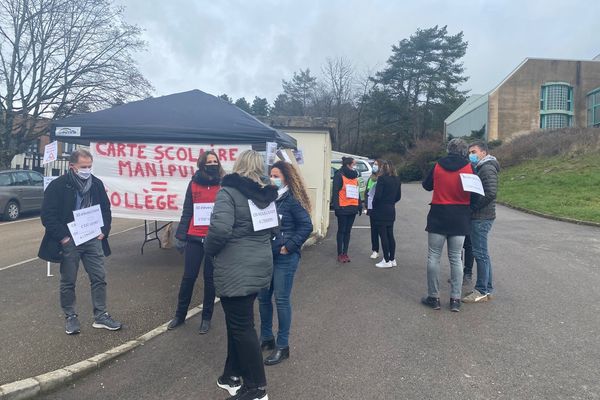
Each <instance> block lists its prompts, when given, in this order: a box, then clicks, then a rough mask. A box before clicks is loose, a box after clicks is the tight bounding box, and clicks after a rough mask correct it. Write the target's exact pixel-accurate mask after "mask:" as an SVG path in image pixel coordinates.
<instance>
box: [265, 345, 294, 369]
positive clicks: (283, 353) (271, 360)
mask: <svg viewBox="0 0 600 400" xmlns="http://www.w3.org/2000/svg"><path fill="white" fill-rule="evenodd" d="M286 358H290V347H289V346H286V347H277V348H276V349H275V350H273V352H272V353H271V354H270V355H269V356H268V357H267V358H266V359H265V365H275V364H279V363H280V362H282V361H283V360H285V359H286Z"/></svg>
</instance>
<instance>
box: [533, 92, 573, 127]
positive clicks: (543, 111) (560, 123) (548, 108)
mask: <svg viewBox="0 0 600 400" xmlns="http://www.w3.org/2000/svg"><path fill="white" fill-rule="evenodd" d="M569 126H573V88H572V87H571V86H570V85H569V84H568V83H564V82H556V83H547V84H545V85H543V86H542V89H541V92H540V128H543V129H545V128H552V129H556V128H566V127H569Z"/></svg>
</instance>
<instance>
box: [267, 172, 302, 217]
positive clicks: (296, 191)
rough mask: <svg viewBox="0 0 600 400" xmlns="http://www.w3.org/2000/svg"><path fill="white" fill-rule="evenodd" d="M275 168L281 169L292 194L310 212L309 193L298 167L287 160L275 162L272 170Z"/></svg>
mask: <svg viewBox="0 0 600 400" xmlns="http://www.w3.org/2000/svg"><path fill="white" fill-rule="evenodd" d="M273 168H277V169H278V170H280V171H281V173H282V174H283V177H284V178H285V183H286V184H287V186H288V188H289V189H290V192H292V196H294V198H295V199H296V200H298V202H299V203H300V205H301V206H302V208H304V209H305V210H306V212H308V213H309V214H310V213H311V205H310V198H309V197H308V193H307V192H306V185H304V180H303V179H302V175H300V173H299V172H298V170H297V169H296V167H294V166H293V165H292V164H289V163H287V162H285V161H277V162H276V163H275V164H273V166H272V167H271V170H272V169H273Z"/></svg>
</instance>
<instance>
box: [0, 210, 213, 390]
mask: <svg viewBox="0 0 600 400" xmlns="http://www.w3.org/2000/svg"><path fill="white" fill-rule="evenodd" d="M140 223H143V222H141V221H137V220H126V219H115V220H114V221H113V226H112V231H111V237H110V238H109V241H110V244H111V248H112V251H113V255H112V256H111V257H109V258H108V259H106V269H107V282H108V301H107V303H108V311H109V312H110V313H111V314H112V315H113V316H114V317H115V318H116V319H119V320H120V321H122V322H123V323H124V324H125V328H124V329H123V330H122V331H119V332H107V331H104V330H97V329H93V328H92V327H91V324H92V322H93V317H92V305H91V296H90V288H89V287H90V286H89V279H88V276H87V274H86V273H85V270H84V269H83V266H81V267H80V269H79V276H78V280H77V289H76V293H77V311H78V313H79V318H80V321H81V323H82V332H81V334H80V335H76V336H67V335H66V334H65V333H64V316H63V314H62V311H61V309H60V305H59V294H58V293H59V292H58V289H59V279H60V276H59V271H58V269H59V265H58V264H52V265H51V271H52V274H53V275H54V276H53V277H46V262H45V261H42V260H40V259H38V258H36V255H37V251H38V247H39V243H40V241H41V237H42V234H43V227H42V225H41V223H40V220H39V218H33V219H27V220H19V221H18V222H16V223H8V224H7V223H3V224H0V246H1V249H2V251H0V340H1V345H0V384H4V383H8V382H11V381H14V380H17V379H23V378H28V377H30V376H35V375H38V374H41V373H44V372H48V371H51V370H54V369H57V368H61V367H64V366H66V365H70V364H73V363H76V362H79V361H81V360H83V359H85V358H88V357H91V356H93V355H95V354H97V353H99V352H103V351H106V350H109V349H111V348H113V347H115V346H118V345H120V344H122V343H124V342H125V341H128V340H131V339H134V338H136V337H138V336H139V335H142V334H144V333H146V332H147V331H149V330H151V329H153V328H155V327H157V326H158V325H160V324H162V323H164V322H166V321H168V320H169V319H170V314H171V313H173V312H174V307H175V302H176V296H177V288H178V285H179V280H180V279H181V273H182V270H183V257H182V256H180V255H179V254H178V253H177V252H176V251H175V250H174V249H159V248H158V245H157V244H156V242H152V243H149V244H148V245H146V248H145V254H144V255H141V254H140V246H141V242H142V241H143V237H144V229H143V227H140ZM27 260H30V261H27ZM23 261H26V262H24V263H21V262H23ZM15 264H17V265H15ZM7 267H10V268H7ZM193 301H194V305H197V304H199V303H200V302H201V300H200V297H199V296H196V297H195V298H194V300H193Z"/></svg>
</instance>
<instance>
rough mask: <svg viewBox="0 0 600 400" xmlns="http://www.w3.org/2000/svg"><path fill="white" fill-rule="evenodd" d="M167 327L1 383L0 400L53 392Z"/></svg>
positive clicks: (195, 311) (190, 313)
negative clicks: (49, 368)
mask: <svg viewBox="0 0 600 400" xmlns="http://www.w3.org/2000/svg"><path fill="white" fill-rule="evenodd" d="M218 301H219V299H218V298H217V299H216V300H215V303H217V302H218ZM202 308H203V307H202V305H199V306H198V307H194V308H192V309H191V310H189V311H188V314H187V317H186V320H187V319H189V318H192V317H193V316H195V315H197V314H198V313H200V312H201V311H202ZM168 324H169V322H165V323H164V324H162V325H160V326H159V327H158V328H155V329H152V330H151V331H150V332H147V333H145V334H143V335H142V336H139V337H138V338H137V339H133V340H130V341H128V342H126V343H124V344H122V345H120V346H117V347H114V348H112V349H110V350H108V351H105V352H104V353H100V354H97V355H95V356H93V357H90V358H88V359H86V360H83V361H80V362H78V363H75V364H71V365H68V366H66V367H63V368H59V369H57V370H54V371H51V372H47V373H45V374H41V375H37V376H34V377H32V378H26V379H23V380H20V381H16V382H11V383H7V384H4V385H2V386H0V399H2V400H23V399H31V398H32V397H35V396H37V395H40V394H43V393H47V392H50V391H52V390H55V389H57V388H58V387H60V386H62V385H64V384H66V383H69V382H71V381H73V380H75V379H77V378H80V377H82V376H84V375H87V374H89V373H90V372H92V371H94V370H95V369H97V368H100V367H101V366H103V365H104V364H106V363H107V362H109V361H110V360H112V359H114V358H116V357H118V356H121V355H123V354H125V353H127V352H129V351H130V350H133V349H135V348H136V347H139V346H141V345H143V344H144V343H146V342H147V341H149V340H150V339H153V338H155V337H156V336H158V335H160V334H162V333H164V332H166V331H167V325H168Z"/></svg>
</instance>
